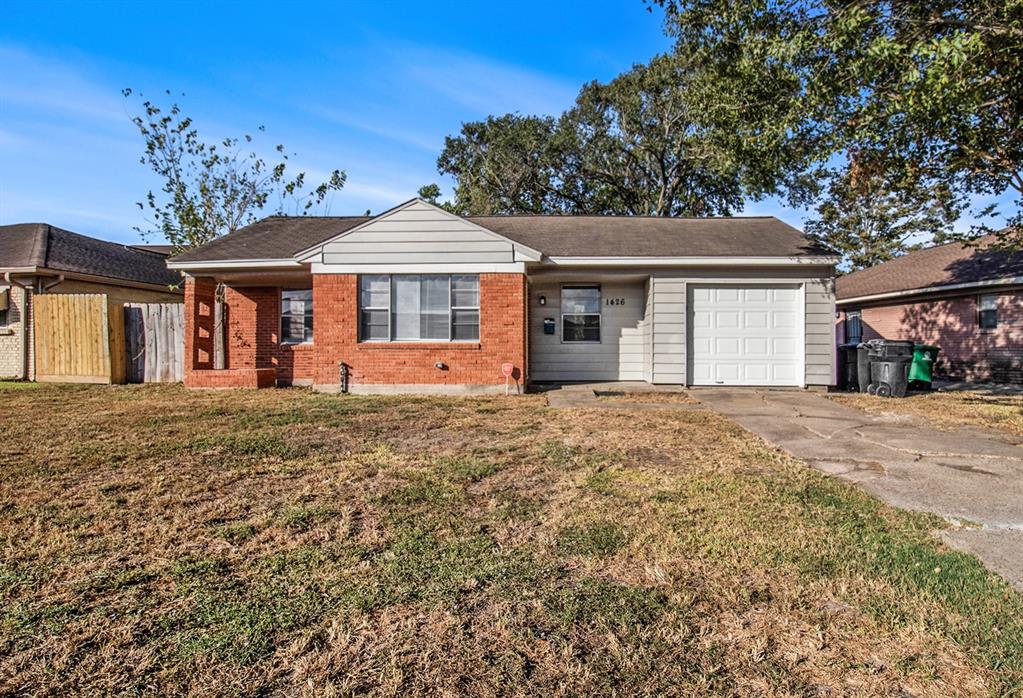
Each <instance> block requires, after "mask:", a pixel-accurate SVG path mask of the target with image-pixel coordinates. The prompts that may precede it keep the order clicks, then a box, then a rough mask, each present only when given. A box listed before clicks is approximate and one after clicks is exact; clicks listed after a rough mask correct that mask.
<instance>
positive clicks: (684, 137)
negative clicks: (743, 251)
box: [437, 54, 815, 216]
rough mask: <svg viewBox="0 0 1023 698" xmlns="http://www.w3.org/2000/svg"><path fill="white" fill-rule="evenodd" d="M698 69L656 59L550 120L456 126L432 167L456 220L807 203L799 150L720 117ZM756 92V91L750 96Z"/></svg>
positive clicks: (749, 121) (770, 128)
mask: <svg viewBox="0 0 1023 698" xmlns="http://www.w3.org/2000/svg"><path fill="white" fill-rule="evenodd" d="M714 78H715V76H714V75H713V74H712V73H710V72H708V71H707V70H705V69H704V68H703V66H701V65H700V64H699V58H698V57H697V58H693V57H689V56H683V55H680V54H669V55H658V56H655V57H654V58H653V59H652V60H651V61H650V62H649V63H647V64H643V65H636V66H634V67H633V68H632V69H631V70H629V71H627V72H625V73H622V74H621V75H619V76H618V77H616V78H615V79H614V80H611V81H610V82H608V83H600V82H591V83H589V84H587V85H584V86H583V87H582V89H581V90H580V92H579V95H578V97H577V99H576V101H575V104H574V105H573V106H572V107H571V108H570V109H568V110H566V111H565V112H564V113H562V114H561V115H559V116H550V115H547V116H523V115H519V114H505V115H503V116H491V117H488V118H487V119H486V120H484V121H476V122H470V123H467V124H464V125H463V127H462V129H461V132H460V133H459V134H458V135H457V136H454V137H448V138H447V139H445V146H444V150H443V152H442V153H441V155H440V157H439V159H438V163H437V164H438V169H439V171H440V172H441V173H442V174H449V175H451V176H452V177H453V178H454V179H455V182H456V186H455V191H454V200H453V201H452V202H451V206H452V207H453V209H454V210H456V211H459V212H461V213H466V214H493V213H586V214H631V215H653V216H704V215H728V214H731V213H733V212H735V211H738V210H740V209H741V208H742V204H743V200H744V199H745V198H748V197H759V196H763V195H766V194H777V193H783V192H784V193H787V194H788V195H789V196H790V197H793V198H799V197H802V198H806V196H807V192H808V191H813V190H814V186H815V180H814V178H813V177H811V176H808V174H809V169H811V168H807V167H806V165H805V162H806V159H805V155H804V153H803V150H804V149H805V148H804V144H803V143H802V142H801V141H800V140H799V139H798V138H791V137H789V136H787V135H786V134H784V133H783V132H780V131H778V129H777V128H776V124H777V123H778V121H777V120H776V119H774V118H773V117H774V115H773V114H772V113H771V110H764V111H762V112H760V113H759V114H758V115H757V118H755V119H754V118H749V117H748V116H743V115H742V114H741V113H740V112H739V111H738V110H734V109H725V108H721V104H720V102H719V101H718V100H717V99H716V98H715V95H716V88H715V86H714ZM751 89H753V90H754V91H755V88H751Z"/></svg>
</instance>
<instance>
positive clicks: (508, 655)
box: [0, 386, 1023, 696]
mask: <svg viewBox="0 0 1023 698" xmlns="http://www.w3.org/2000/svg"><path fill="white" fill-rule="evenodd" d="M0 468H2V471H0V475H2V478H0V550H2V552H0V693H3V694H26V693H27V694H45V695H54V696H57V695H68V694H92V695H95V694H109V693H118V694H122V693H123V694H194V695H202V696H210V695H238V694H241V695H253V694H260V695H266V694H278V693H281V694H287V695H310V696H323V695H351V694H356V693H359V694H372V695H413V696H415V695H423V696H426V695H430V696H433V695H451V696H487V695H555V696H558V695H580V694H592V695H651V696H652V695H686V696H692V695H705V694H714V695H736V696H738V695H743V696H745V695H762V696H824V695H834V696H845V695H871V696H873V695H876V696H882V695H883V696H892V695H913V696H952V695H964V696H965V695H971V696H972V695H991V694H1003V695H1007V694H1013V693H1017V694H1018V693H1019V692H1020V690H1021V688H1020V687H1021V684H1023V651H1021V648H1023V639H1021V638H1023V620H1021V619H1023V601H1021V597H1020V595H1018V594H1016V593H1014V592H1012V591H1011V590H1010V589H1009V588H1008V587H1007V586H1006V585H1005V584H1004V583H1003V582H1001V581H1000V580H999V579H998V578H996V577H994V576H992V575H990V574H989V573H987V572H986V571H985V570H984V569H983V567H982V566H981V565H980V564H979V563H978V562H977V560H976V559H975V558H973V557H971V556H968V555H964V554H961V553H958V552H954V551H950V550H947V549H945V548H944V547H942V546H941V545H940V544H939V543H938V542H936V541H935V539H934V538H933V537H932V536H931V535H930V532H931V530H932V529H933V528H935V527H938V526H940V525H941V522H940V521H938V520H936V519H934V518H932V517H929V516H926V515H922V514H914V513H908V512H902V511H897V510H894V509H891V508H889V507H887V506H885V505H883V504H881V503H879V502H878V501H877V500H875V499H873V498H871V497H869V496H867V495H866V494H864V493H862V492H861V491H859V490H857V489H855V488H854V487H851V486H849V485H846V484H843V483H840V482H838V481H835V480H831V479H829V478H826V477H824V476H822V475H821V474H819V473H817V472H815V471H813V470H810V469H809V468H807V467H805V466H804V465H803V464H801V463H799V462H797V461H794V460H792V459H790V458H787V457H785V456H783V455H781V454H779V453H778V452H776V451H774V450H772V449H770V448H768V447H766V446H765V445H764V444H763V443H762V442H760V441H759V440H757V439H756V438H755V437H753V436H751V435H750V434H749V433H747V432H744V431H743V430H741V429H739V428H738V427H736V426H734V425H733V424H731V423H729V422H728V421H726V420H724V419H723V418H721V417H719V416H717V415H715V414H713V413H711V412H706V411H692V410H677V411H676V410H647V411H636V410H628V409H622V410H608V409H602V410H591V411H586V410H553V409H549V408H547V407H546V406H545V404H544V401H543V398H542V397H536V396H527V397H522V398H490V399H426V398H422V399H415V398H383V397H379V398H376V397H374V398H362V397H345V396H325V395H317V394H312V393H309V392H305V391H300V390H266V391H229V392H188V391H186V390H184V389H182V388H180V387H141V386H133V387H129V386H122V387H76V386H44V387H40V388H38V389H34V390H4V389H3V387H2V386H0Z"/></svg>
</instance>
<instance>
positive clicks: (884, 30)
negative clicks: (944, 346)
mask: <svg viewBox="0 0 1023 698" xmlns="http://www.w3.org/2000/svg"><path fill="white" fill-rule="evenodd" d="M660 4H662V5H663V6H664V7H665V9H666V11H667V19H666V26H667V28H668V31H669V33H670V34H671V35H672V36H674V37H675V39H676V42H677V43H676V51H679V52H689V51H698V52H699V53H700V54H701V55H703V56H704V57H705V59H706V60H707V61H708V62H709V63H711V64H714V65H718V66H722V67H721V68H720V70H719V72H721V73H722V74H723V75H726V76H727V75H728V72H729V68H728V67H727V66H733V65H738V66H741V69H740V70H739V71H738V72H739V78H740V79H741V81H745V80H750V79H752V80H758V81H759V80H761V79H767V80H771V79H780V80H782V81H783V82H785V84H786V86H787V87H786V89H785V90H784V92H783V95H784V96H785V97H786V98H788V99H791V100H792V102H791V103H792V105H793V107H794V108H792V109H790V110H788V111H787V113H786V114H784V116H785V119H786V123H785V127H786V130H787V131H789V132H790V133H792V134H794V135H795V136H797V137H799V138H801V139H802V140H803V142H804V143H807V144H810V145H812V155H811V157H812V159H813V160H815V161H817V162H823V161H827V160H828V159H829V158H834V157H836V156H837V157H840V158H841V159H843V160H844V161H845V163H846V165H847V167H848V168H849V169H848V170H847V171H846V173H845V174H842V173H839V177H840V178H843V179H845V181H847V182H848V181H849V173H850V172H852V170H853V169H854V168H855V169H856V170H857V171H859V172H869V173H870V179H871V181H872V182H874V183H883V185H884V188H885V189H886V191H888V192H890V193H892V194H893V195H895V196H899V195H900V194H902V195H904V198H905V199H906V201H907V202H909V201H913V200H918V197H919V195H920V193H922V192H923V193H929V196H930V199H931V204H930V205H932V206H937V207H940V208H941V209H942V210H943V211H944V212H945V214H946V215H949V214H950V215H951V216H952V218H953V219H954V218H955V216H956V215H958V214H961V213H963V212H964V211H967V210H968V209H969V207H970V206H971V204H972V202H973V201H974V200H976V199H977V198H989V197H995V196H1000V195H1003V194H1005V193H1006V192H1007V191H1008V192H1011V194H1012V195H1013V197H1014V202H1013V205H1012V210H1009V211H1002V212H996V211H995V210H994V209H993V208H992V207H986V208H982V209H981V210H977V211H973V214H974V215H976V216H979V217H980V218H981V219H984V220H987V221H989V222H992V223H996V221H997V218H996V217H995V214H996V213H997V214H1000V215H1001V216H1002V217H1003V218H1004V220H1006V221H1007V223H1008V225H1009V227H1008V229H1007V230H1005V231H1002V232H1001V237H1002V239H1003V241H1004V242H1006V243H1010V244H1019V243H1020V242H1021V241H1023V234H1021V233H1020V232H1019V230H1016V229H1015V228H1016V227H1017V226H1020V224H1021V223H1023V213H1021V204H1023V201H1021V199H1023V124H1021V109H1023V92H1021V90H1020V85H1023V2H1021V1H1020V0H907V1H905V2H892V1H891V0H851V1H849V2H842V3H832V2H824V1H822V0H805V1H800V2H790V1H787V0H752V1H749V0H680V1H675V0H667V1H666V2H662V3H660ZM741 81H740V82H736V81H734V80H723V81H722V82H721V84H720V88H721V92H722V95H723V96H724V98H725V100H726V101H728V102H731V103H737V99H736V96H737V95H738V94H741V93H742V92H743V91H744V89H745V86H744V85H743V84H742V82H741ZM793 85H798V89H796V90H795V91H794V92H793V90H792V86H793ZM766 94H767V95H768V96H769V95H770V91H767V93H766ZM762 106H764V105H763V104H758V103H756V102H751V103H749V104H748V105H747V108H748V109H750V110H756V109H759V108H761V107H762ZM840 181H841V180H840ZM872 186H873V185H872ZM978 232H981V231H978Z"/></svg>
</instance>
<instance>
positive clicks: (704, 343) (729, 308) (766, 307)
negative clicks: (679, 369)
mask: <svg viewBox="0 0 1023 698" xmlns="http://www.w3.org/2000/svg"><path fill="white" fill-rule="evenodd" d="M800 298H801V294H800V292H799V286H773V285H772V286H768V285H763V286H761V285H757V286H747V285H742V286H733V285H729V286H703V285H699V286H698V285H690V286H689V303H688V305H689V327H690V343H689V376H690V378H689V382H690V384H692V385H796V386H798V385H802V384H803V377H802V375H801V373H802V370H803V342H802V334H803V331H802V325H803V313H802V310H801V308H800V304H799V301H800Z"/></svg>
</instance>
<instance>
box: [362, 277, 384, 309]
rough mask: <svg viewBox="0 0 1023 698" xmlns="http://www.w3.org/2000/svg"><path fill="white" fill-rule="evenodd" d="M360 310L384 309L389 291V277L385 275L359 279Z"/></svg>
mask: <svg viewBox="0 0 1023 698" xmlns="http://www.w3.org/2000/svg"><path fill="white" fill-rule="evenodd" d="M359 284H360V289H361V306H360V307H362V308H386V307H387V306H388V305H389V303H388V296H389V295H390V290H391V280H390V277H388V276H385V275H375V276H362V277H359Z"/></svg>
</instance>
